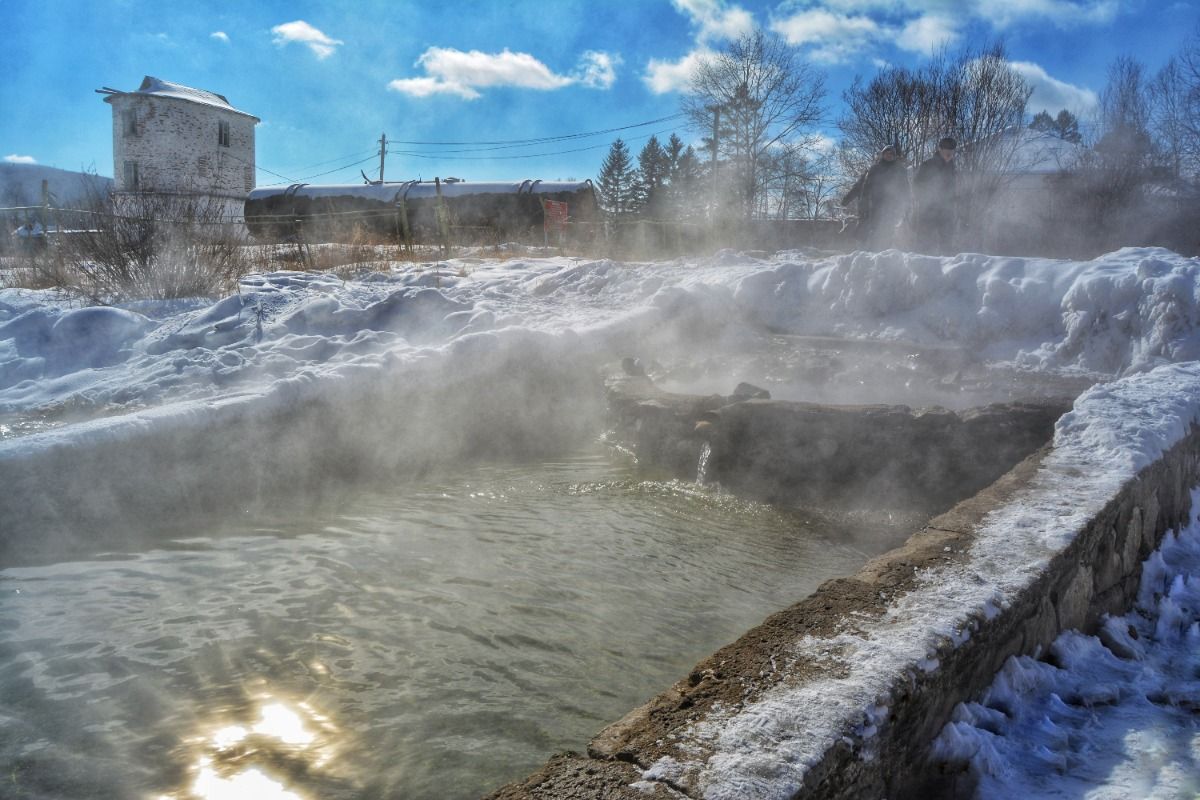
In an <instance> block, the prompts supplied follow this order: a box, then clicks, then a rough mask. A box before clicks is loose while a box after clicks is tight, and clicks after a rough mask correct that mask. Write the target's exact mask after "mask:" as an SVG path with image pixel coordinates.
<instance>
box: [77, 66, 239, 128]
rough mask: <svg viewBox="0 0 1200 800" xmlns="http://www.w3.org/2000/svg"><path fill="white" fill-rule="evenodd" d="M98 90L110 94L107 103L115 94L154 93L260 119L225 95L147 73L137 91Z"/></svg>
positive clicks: (106, 99) (105, 99)
mask: <svg viewBox="0 0 1200 800" xmlns="http://www.w3.org/2000/svg"><path fill="white" fill-rule="evenodd" d="M97 91H99V92H101V93H102V94H107V95H109V96H108V97H106V98H104V102H106V103H107V102H110V101H111V99H112V97H113V96H114V95H128V94H152V95H157V96H159V97H174V98H176V99H178V100H187V101H189V102H192V103H200V104H201V105H206V106H216V107H217V108H223V109H225V110H226V111H232V112H233V113H235V114H241V115H242V116H245V117H250V118H252V119H254V120H256V121H257V120H258V117H256V116H254V115H253V114H247V113H246V112H245V111H239V110H238V109H236V108H234V107H233V106H231V105H230V104H229V101H228V100H226V99H225V96H224V95H220V94H217V93H216V92H210V91H207V90H205V89H193V88H192V87H191V86H184V85H183V84H181V83H171V82H170V81H164V80H162V79H161V78H155V77H153V76H151V75H147V76H146V77H145V78H143V79H142V85H141V86H139V87H138V89H137V91H136V92H119V91H117V90H116V89H109V88H107V87H105V88H104V89H97Z"/></svg>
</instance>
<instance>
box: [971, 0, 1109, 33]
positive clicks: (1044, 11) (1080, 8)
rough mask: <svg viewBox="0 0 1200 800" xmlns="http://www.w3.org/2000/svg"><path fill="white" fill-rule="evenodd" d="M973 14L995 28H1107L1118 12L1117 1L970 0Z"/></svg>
mask: <svg viewBox="0 0 1200 800" xmlns="http://www.w3.org/2000/svg"><path fill="white" fill-rule="evenodd" d="M973 5H974V8H973V9H972V10H973V11H974V13H975V14H976V15H977V16H979V17H982V18H983V19H986V20H988V21H990V22H991V23H992V25H993V26H994V27H996V28H998V29H1003V28H1007V27H1010V26H1012V25H1014V24H1017V23H1019V22H1024V21H1032V20H1046V21H1049V22H1051V23H1053V24H1055V25H1058V26H1059V27H1064V28H1065V27H1074V26H1076V25H1106V24H1108V23H1110V22H1112V21H1113V20H1114V19H1115V18H1116V16H1117V12H1119V11H1120V10H1121V4H1120V2H1118V0H973Z"/></svg>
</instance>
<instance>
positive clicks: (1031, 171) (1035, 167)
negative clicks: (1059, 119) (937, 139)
mask: <svg viewBox="0 0 1200 800" xmlns="http://www.w3.org/2000/svg"><path fill="white" fill-rule="evenodd" d="M1014 139H1015V141H1014ZM993 144H995V145H1002V146H1003V147H1005V148H1007V147H1012V148H1013V150H1012V155H1011V156H1010V157H1009V158H1008V159H1007V170H1006V171H1007V172H1009V173H1018V174H1023V175H1053V174H1054V173H1057V172H1062V171H1063V170H1067V169H1071V168H1072V167H1074V166H1076V165H1077V164H1078V162H1079V158H1080V156H1081V154H1082V153H1083V151H1084V147H1083V145H1081V144H1078V143H1076V142H1068V141H1067V140H1066V139H1061V138H1059V137H1057V136H1055V135H1053V134H1050V133H1046V132H1044V131H1036V130H1033V129H1032V128H1025V127H1015V126H1013V127H1008V128H1005V129H1004V130H1003V131H1001V132H1000V133H997V134H995V135H993V136H989V137H987V138H985V139H980V140H979V141H977V142H971V143H968V144H967V145H964V147H965V148H972V147H987V146H990V145H993Z"/></svg>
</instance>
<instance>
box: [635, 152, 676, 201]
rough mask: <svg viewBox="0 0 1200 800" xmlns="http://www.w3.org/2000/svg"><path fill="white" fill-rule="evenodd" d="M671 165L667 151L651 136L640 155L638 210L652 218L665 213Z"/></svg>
mask: <svg viewBox="0 0 1200 800" xmlns="http://www.w3.org/2000/svg"><path fill="white" fill-rule="evenodd" d="M670 172H671V164H670V159H669V157H668V155H667V151H666V150H664V149H663V146H662V145H661V144H659V143H658V137H657V136H651V137H650V140H649V141H648V142H646V146H645V147H643V148H642V152H640V153H638V187H637V188H638V201H637V205H638V210H640V211H643V212H646V213H648V214H649V215H650V216H652V217H655V216H659V215H661V214H662V212H663V210H664V209H663V206H664V201H665V199H666V198H665V197H664V190H665V187H666V184H667V180H668V178H669V177H670Z"/></svg>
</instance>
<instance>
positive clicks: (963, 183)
mask: <svg viewBox="0 0 1200 800" xmlns="http://www.w3.org/2000/svg"><path fill="white" fill-rule="evenodd" d="M1032 93H1033V90H1032V88H1031V87H1030V86H1029V85H1028V83H1027V82H1026V81H1025V80H1024V79H1023V78H1022V77H1021V75H1020V74H1019V73H1018V72H1017V71H1016V70H1014V69H1013V68H1012V65H1011V64H1009V62H1008V59H1007V56H1006V54H1005V50H1004V45H1003V44H1001V43H995V44H992V45H990V46H988V47H985V48H983V49H981V50H974V49H970V48H968V49H964V50H962V51H960V52H959V53H957V54H956V55H954V56H951V55H950V54H949V53H948V52H947V51H945V50H942V51H940V52H938V53H936V54H935V55H934V56H933V57H932V58H931V59H930V60H929V61H928V62H927V63H926V64H925V65H924V66H922V67H921V68H920V69H917V70H910V69H906V68H903V67H885V68H884V69H882V70H880V71H879V72H878V73H877V74H876V75H875V77H873V78H872V79H871V80H870V81H869V82H866V83H864V82H863V81H862V80H861V79H856V80H855V82H854V84H853V85H852V86H851V87H850V89H848V90H847V91H846V92H845V93H844V95H843V99H844V101H845V105H846V111H845V113H844V114H843V115H842V117H841V119H840V120H839V121H838V126H839V128H841V131H842V134H843V137H844V138H843V141H842V148H841V149H840V151H839V160H840V161H841V164H842V168H843V170H844V174H845V175H846V176H847V178H848V179H852V178H851V176H857V175H859V174H861V173H862V172H863V171H864V170H865V169H866V168H867V167H868V166H869V165H870V164H871V163H872V162H873V161H874V160H875V157H876V155H877V154H878V153H879V152H880V151H881V150H882V149H883V148H884V147H885V146H887V145H895V146H897V147H899V148H900V151H901V153H902V154H904V155H906V156H907V157H909V158H910V159H912V160H913V161H914V162H919V161H921V160H923V159H924V158H925V157H927V156H929V155H931V154H932V153H933V151H934V150H935V149H936V146H937V142H938V140H939V139H941V138H942V137H943V136H946V135H952V136H954V137H956V138H957V139H958V140H959V141H960V142H961V143H963V145H964V146H962V147H960V149H959V163H958V170H959V174H960V194H959V203H960V218H961V219H963V220H967V221H975V220H978V219H979V218H981V217H982V216H983V215H984V214H985V213H986V212H985V209H986V208H987V206H988V203H990V202H991V200H992V198H994V197H995V196H996V194H997V193H998V192H999V191H1001V190H1002V189H1003V188H1004V185H1005V183H1006V182H1007V181H1008V180H1010V179H1011V174H1012V170H1011V167H1012V166H1013V158H1014V156H1015V154H1016V152H1017V149H1018V147H1019V145H1020V137H1019V134H1020V131H1021V129H1022V128H1023V123H1024V117H1025V105H1026V103H1027V102H1028V100H1029V96H1030V95H1031V94H1032Z"/></svg>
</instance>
